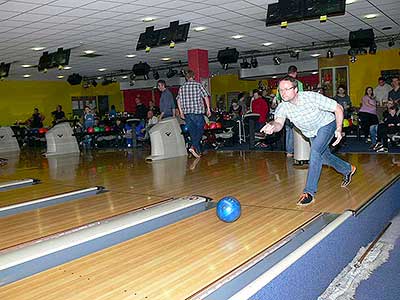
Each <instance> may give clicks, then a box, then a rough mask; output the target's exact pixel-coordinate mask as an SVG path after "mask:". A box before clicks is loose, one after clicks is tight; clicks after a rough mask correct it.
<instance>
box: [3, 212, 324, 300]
mask: <svg viewBox="0 0 400 300" xmlns="http://www.w3.org/2000/svg"><path fill="white" fill-rule="evenodd" d="M317 215H318V214H317V213H313V212H301V211H293V210H281V209H269V208H260V207H249V206H244V207H243V210H242V216H241V218H240V219H239V220H238V221H236V222H234V223H224V222H221V221H220V220H219V219H218V218H217V216H216V214H215V210H208V211H206V212H204V213H201V214H198V215H196V216H193V217H191V218H188V219H185V220H183V221H180V222H178V223H175V224H172V225H169V226H167V227H164V228H161V229H159V230H156V231H153V232H151V233H148V234H145V235H143V236H140V237H138V238H135V239H132V240H129V241H126V242H124V243H121V244H118V245H116V246H113V247H110V248H107V249H104V250H102V251H99V252H96V253H93V254H91V255H88V256H85V257H82V258H80V259H77V260H75V261H72V262H69V263H66V264H63V265H60V266H58V267H55V268H52V269H49V270H47V271H44V272H41V273H39V274H36V275H33V276H31V277H28V278H25V279H22V280H20V281H17V282H14V283H12V284H9V285H6V286H3V287H1V288H0V299H19V300H28V299H35V300H36V299H41V300H50V299H51V300H53V299H59V300H61V299H80V300H85V299H87V300H89V299H90V300H93V299H112V300H114V299H115V300H117V299H118V300H121V299H151V300H155V299H160V300H161V299H162V300H165V299H186V298H188V297H190V296H191V295H193V294H195V293H196V292H198V291H199V290H201V289H203V288H204V287H206V286H208V285H209V284H211V283H213V282H214V281H215V280H217V279H218V278H221V277H222V276H225V275H227V274H228V273H229V272H231V271H232V270H234V269H235V268H237V267H239V266H241V265H242V264H243V263H245V262H246V261H248V260H249V259H251V258H252V257H254V256H255V255H257V254H258V253H260V252H261V251H263V250H265V249H267V248H269V247H270V246H272V245H273V244H274V243H276V242H278V241H279V240H281V239H282V238H283V237H285V236H286V235H288V234H290V233H291V232H293V231H294V230H296V229H297V228H299V227H300V226H302V225H304V224H306V223H307V222H309V221H311V220H312V219H313V218H315V217H316V216H317Z"/></svg>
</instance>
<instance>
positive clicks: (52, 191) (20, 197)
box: [0, 183, 80, 207]
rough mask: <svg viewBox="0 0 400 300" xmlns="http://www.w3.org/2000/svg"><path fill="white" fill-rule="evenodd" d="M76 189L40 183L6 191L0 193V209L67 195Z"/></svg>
mask: <svg viewBox="0 0 400 300" xmlns="http://www.w3.org/2000/svg"><path fill="white" fill-rule="evenodd" d="M78 189H80V188H76V187H71V186H65V185H61V184H56V183H40V184H35V185H32V186H29V187H25V188H21V189H13V190H7V191H4V192H0V207H4V206H8V205H13V204H18V203H23V202H28V201H32V200H36V199H40V198H44V197H49V196H54V195H57V194H62V193H68V192H71V191H75V190H78Z"/></svg>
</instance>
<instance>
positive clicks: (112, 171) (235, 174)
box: [17, 151, 400, 213]
mask: <svg viewBox="0 0 400 300" xmlns="http://www.w3.org/2000/svg"><path fill="white" fill-rule="evenodd" d="M146 154H147V153H144V152H140V151H139V152H134V153H131V154H129V155H131V156H129V155H128V154H127V153H126V152H121V151H120V152H118V151H117V152H113V153H95V154H93V155H92V157H91V156H89V157H86V156H81V157H78V159H77V160H75V161H74V160H72V161H67V162H64V161H63V160H60V161H51V162H49V163H48V168H47V169H46V168H42V169H40V171H39V172H38V171H37V170H27V169H25V170H21V172H19V173H17V174H19V176H24V177H35V176H36V177H35V178H39V179H42V181H44V182H49V181H51V182H55V183H58V184H62V185H70V186H71V187H72V186H73V187H77V188H83V187H87V186H93V185H103V186H105V187H106V188H107V189H109V190H112V191H118V192H124V193H131V192H132V193H141V194H144V195H152V196H160V197H165V198H167V197H179V196H186V195H190V194H199V195H205V196H209V197H212V198H213V199H215V200H218V199H220V198H222V197H223V196H226V195H233V196H236V197H237V198H238V199H239V200H240V201H241V202H242V203H243V204H247V205H257V206H261V207H274V208H285V209H305V210H312V211H322V212H333V213H342V212H343V211H345V210H347V209H357V208H358V207H360V206H362V205H363V204H364V203H365V201H367V200H368V199H369V198H370V197H372V196H373V195H374V194H375V193H376V192H378V191H379V190H380V189H381V188H382V187H383V186H385V185H386V184H387V183H388V182H390V181H391V180H392V179H393V178H394V177H396V176H397V175H398V174H399V173H400V167H399V165H398V164H394V163H393V160H394V159H396V160H400V155H376V154H371V155H369V154H351V155H341V156H342V157H344V158H345V159H346V160H348V161H351V162H352V163H353V164H355V165H356V166H357V167H358V170H357V173H356V174H355V176H354V177H353V182H352V183H351V185H350V186H349V187H348V189H343V188H341V187H340V183H341V180H342V176H341V175H340V174H338V173H336V172H335V171H334V170H333V169H331V168H328V167H324V168H323V171H322V176H321V180H320V184H319V191H318V193H317V195H316V202H315V204H312V205H310V206H308V207H306V208H298V207H297V206H296V202H297V198H298V196H299V195H300V194H301V192H302V190H303V188H304V185H305V181H306V177H307V169H301V168H294V167H293V165H292V160H291V159H287V158H286V157H285V155H284V153H277V152H239V151H236V152H209V153H208V154H207V155H205V156H204V157H202V158H201V159H200V160H198V161H196V160H193V159H187V158H186V157H183V158H177V159H169V160H163V161H158V162H153V163H146V162H145V161H144V157H146ZM54 166H56V168H54Z"/></svg>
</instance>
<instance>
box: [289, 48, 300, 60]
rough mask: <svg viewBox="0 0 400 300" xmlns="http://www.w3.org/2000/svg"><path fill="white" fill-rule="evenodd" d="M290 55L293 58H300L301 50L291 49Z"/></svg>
mask: <svg viewBox="0 0 400 300" xmlns="http://www.w3.org/2000/svg"><path fill="white" fill-rule="evenodd" d="M289 56H290V57H291V58H296V59H299V56H300V51H294V50H291V51H290V52H289Z"/></svg>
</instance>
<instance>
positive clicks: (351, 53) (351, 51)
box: [347, 48, 357, 56]
mask: <svg viewBox="0 0 400 300" xmlns="http://www.w3.org/2000/svg"><path fill="white" fill-rule="evenodd" d="M347 54H348V55H350V56H356V54H357V49H355V48H350V49H349V51H347Z"/></svg>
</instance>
